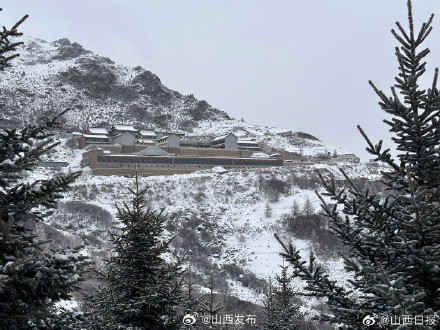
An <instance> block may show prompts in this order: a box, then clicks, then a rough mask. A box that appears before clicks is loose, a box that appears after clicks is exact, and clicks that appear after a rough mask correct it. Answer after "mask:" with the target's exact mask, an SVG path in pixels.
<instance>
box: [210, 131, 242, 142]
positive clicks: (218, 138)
mask: <svg viewBox="0 0 440 330" xmlns="http://www.w3.org/2000/svg"><path fill="white" fill-rule="evenodd" d="M229 135H232V136H234V137H235V138H237V137H236V136H235V135H234V134H233V133H229V134H226V135H222V136H218V137H216V138H214V140H212V141H211V142H217V141H221V140H224V139H226V138H227V137H228V136H229Z"/></svg>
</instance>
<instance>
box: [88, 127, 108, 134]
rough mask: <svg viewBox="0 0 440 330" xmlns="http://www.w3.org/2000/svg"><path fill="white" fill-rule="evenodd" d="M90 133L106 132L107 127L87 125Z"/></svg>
mask: <svg viewBox="0 0 440 330" xmlns="http://www.w3.org/2000/svg"><path fill="white" fill-rule="evenodd" d="M88 131H89V132H90V134H104V135H105V134H107V133H108V132H107V129H106V128H104V127H89V129H88Z"/></svg>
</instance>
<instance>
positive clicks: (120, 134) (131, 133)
mask: <svg viewBox="0 0 440 330" xmlns="http://www.w3.org/2000/svg"><path fill="white" fill-rule="evenodd" d="M124 134H125V135H126V134H130V135H131V136H132V137H136V135H135V134H133V132H124V133H118V134H116V135H113V136H112V139H114V138H117V137H120V136H122V135H124Z"/></svg>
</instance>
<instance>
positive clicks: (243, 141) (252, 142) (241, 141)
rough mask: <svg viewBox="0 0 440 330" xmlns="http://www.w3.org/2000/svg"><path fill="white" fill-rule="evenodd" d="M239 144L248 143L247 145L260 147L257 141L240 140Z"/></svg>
mask: <svg viewBox="0 0 440 330" xmlns="http://www.w3.org/2000/svg"><path fill="white" fill-rule="evenodd" d="M237 143H238V144H240V143H246V144H255V145H258V142H257V141H254V140H238V141H237Z"/></svg>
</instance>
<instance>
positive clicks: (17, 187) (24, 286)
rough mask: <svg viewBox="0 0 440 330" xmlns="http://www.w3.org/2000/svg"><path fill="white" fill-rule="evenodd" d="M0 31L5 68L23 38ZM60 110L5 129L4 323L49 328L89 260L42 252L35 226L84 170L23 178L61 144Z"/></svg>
mask: <svg viewBox="0 0 440 330" xmlns="http://www.w3.org/2000/svg"><path fill="white" fill-rule="evenodd" d="M26 18H27V16H24V17H23V18H22V19H21V20H20V21H19V22H17V23H16V24H15V25H14V26H13V27H12V28H11V29H6V28H3V30H2V31H0V71H3V70H4V69H5V68H7V67H8V66H11V60H12V59H13V58H14V57H16V56H18V54H15V53H14V52H15V51H16V48H17V46H19V45H21V44H22V43H21V42H11V40H12V39H13V38H14V37H18V36H20V35H21V33H20V32H18V31H17V28H18V27H19V25H20V24H21V23H22V22H23V21H24V20H25V19H26ZM63 113H64V112H62V113H61V114H59V115H57V116H55V117H54V118H52V119H48V120H47V121H46V123H44V124H41V125H33V126H28V127H25V128H22V129H18V128H17V129H12V130H9V129H0V328H1V329H27V328H29V327H31V326H34V327H40V326H42V327H45V326H46V325H47V323H46V321H47V319H48V318H50V319H52V320H54V319H55V318H57V319H58V317H57V316H56V315H55V314H53V311H52V310H51V307H52V306H53V303H54V302H55V301H56V300H58V299H69V298H70V292H72V291H73V290H74V289H75V288H76V286H77V283H78V281H79V280H80V279H81V278H80V275H79V274H80V273H81V271H82V269H83V268H84V265H85V263H86V261H85V257H83V256H81V255H80V254H79V250H78V249H70V250H65V251H53V253H51V254H47V253H44V252H43V249H42V245H43V244H44V242H41V241H40V240H39V239H38V238H37V236H36V235H35V233H34V232H33V230H32V227H33V225H34V222H35V221H41V220H43V218H44V217H45V213H44V212H45V211H47V210H49V209H51V208H54V207H56V200H57V199H58V198H60V197H62V194H61V193H62V192H63V191H65V190H66V189H67V188H68V185H69V184H70V183H71V182H73V180H75V179H76V178H77V177H78V176H79V173H72V174H69V175H59V176H57V177H54V178H52V179H48V180H36V181H30V180H23V174H24V173H25V172H26V171H31V170H32V168H33V167H34V166H35V164H36V163H37V162H38V161H39V160H40V157H41V156H42V155H43V154H44V153H46V152H47V151H49V150H50V149H52V148H53V147H54V146H55V145H56V143H53V140H51V139H50V138H49V136H50V134H49V133H48V131H49V129H52V128H54V127H55V126H56V125H57V119H58V118H59V116H60V115H62V114H63Z"/></svg>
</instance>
